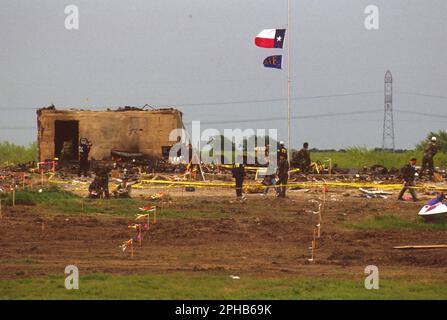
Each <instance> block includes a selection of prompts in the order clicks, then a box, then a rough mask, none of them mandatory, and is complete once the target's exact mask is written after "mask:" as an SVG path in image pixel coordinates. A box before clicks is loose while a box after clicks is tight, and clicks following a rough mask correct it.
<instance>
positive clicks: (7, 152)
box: [0, 142, 37, 166]
mask: <svg viewBox="0 0 447 320" xmlns="http://www.w3.org/2000/svg"><path fill="white" fill-rule="evenodd" d="M36 160H37V143H36V142H34V143H32V144H30V145H28V146H19V145H16V144H13V143H10V142H0V165H6V166H8V165H14V164H17V163H25V162H30V161H36Z"/></svg>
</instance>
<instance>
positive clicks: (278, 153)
mask: <svg viewBox="0 0 447 320" xmlns="http://www.w3.org/2000/svg"><path fill="white" fill-rule="evenodd" d="M276 157H277V159H278V162H279V159H280V158H281V157H285V158H286V160H287V148H286V147H284V142H283V141H280V142H279V146H278V150H277V151H276Z"/></svg>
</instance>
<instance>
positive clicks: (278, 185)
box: [232, 141, 290, 202]
mask: <svg viewBox="0 0 447 320" xmlns="http://www.w3.org/2000/svg"><path fill="white" fill-rule="evenodd" d="M287 153H288V151H287V149H286V147H285V146H284V142H282V141H280V142H279V145H278V149H277V152H276V156H277V163H276V164H277V166H276V168H275V167H272V166H270V165H268V166H267V172H266V173H265V175H264V181H263V185H264V186H265V189H264V192H263V193H262V195H264V196H265V195H267V193H268V191H269V189H270V188H274V189H275V191H276V196H277V197H278V198H285V197H286V189H287V181H288V179H289V168H290V167H289V161H288V155H287ZM232 174H233V178H234V179H235V181H236V197H237V198H238V199H239V200H240V201H241V202H243V201H245V200H246V197H245V196H244V195H243V193H242V189H243V184H244V178H245V175H246V173H245V167H244V165H243V164H241V163H235V164H234V165H233V170H232Z"/></svg>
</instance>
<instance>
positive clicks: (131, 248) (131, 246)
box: [130, 243, 133, 258]
mask: <svg viewBox="0 0 447 320" xmlns="http://www.w3.org/2000/svg"><path fill="white" fill-rule="evenodd" d="M130 257H131V258H133V243H132V244H131V245H130Z"/></svg>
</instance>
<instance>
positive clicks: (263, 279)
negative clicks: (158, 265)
mask: <svg viewBox="0 0 447 320" xmlns="http://www.w3.org/2000/svg"><path fill="white" fill-rule="evenodd" d="M64 281H65V277H64V275H61V276H50V277H45V278H31V279H23V280H2V281H0V297H1V298H2V299H162V300H163V299H292V300H293V299H447V286H445V284H443V283H442V282H439V283H436V282H431V283H426V282H424V281H421V280H417V279H405V278H403V279H399V280H395V279H393V280H387V279H383V280H381V282H380V284H379V289H378V290H367V289H365V287H364V283H363V280H362V279H359V280H357V281H356V280H352V279H351V280H346V279H331V278H327V279H324V278H321V277H320V278H318V279H311V278H303V277H299V276H286V275H281V276H269V275H265V276H260V275H256V276H250V275H241V278H240V279H239V280H234V279H232V278H230V277H229V276H228V275H227V274H225V275H224V274H219V273H203V272H201V273H200V274H196V273H181V272H177V273H169V274H145V275H141V274H139V275H132V276H127V275H126V276H119V275H105V274H91V275H85V276H82V275H80V280H79V290H66V289H65V287H64Z"/></svg>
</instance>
